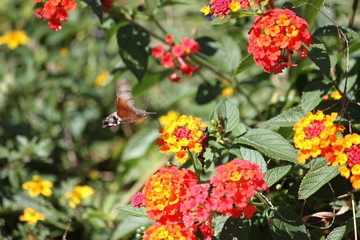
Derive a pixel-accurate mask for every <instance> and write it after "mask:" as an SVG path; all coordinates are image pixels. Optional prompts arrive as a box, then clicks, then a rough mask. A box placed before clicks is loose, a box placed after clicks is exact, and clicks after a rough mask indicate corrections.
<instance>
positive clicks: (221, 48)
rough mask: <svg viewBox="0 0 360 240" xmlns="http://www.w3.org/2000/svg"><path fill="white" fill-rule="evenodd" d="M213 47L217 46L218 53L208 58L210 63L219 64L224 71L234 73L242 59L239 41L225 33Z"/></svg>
mask: <svg viewBox="0 0 360 240" xmlns="http://www.w3.org/2000/svg"><path fill="white" fill-rule="evenodd" d="M213 47H214V48H216V53H215V54H214V55H213V56H211V57H209V58H208V61H209V62H208V63H210V64H213V65H214V66H217V68H218V69H221V71H222V72H226V73H228V74H232V73H233V71H234V69H235V68H236V66H237V64H238V63H239V62H240V60H241V50H240V46H239V42H238V41H236V40H235V39H234V38H232V37H231V36H229V35H226V34H223V35H221V36H220V38H219V40H218V41H217V42H216V43H215V44H214V45H213ZM225 59H226V60H225Z"/></svg>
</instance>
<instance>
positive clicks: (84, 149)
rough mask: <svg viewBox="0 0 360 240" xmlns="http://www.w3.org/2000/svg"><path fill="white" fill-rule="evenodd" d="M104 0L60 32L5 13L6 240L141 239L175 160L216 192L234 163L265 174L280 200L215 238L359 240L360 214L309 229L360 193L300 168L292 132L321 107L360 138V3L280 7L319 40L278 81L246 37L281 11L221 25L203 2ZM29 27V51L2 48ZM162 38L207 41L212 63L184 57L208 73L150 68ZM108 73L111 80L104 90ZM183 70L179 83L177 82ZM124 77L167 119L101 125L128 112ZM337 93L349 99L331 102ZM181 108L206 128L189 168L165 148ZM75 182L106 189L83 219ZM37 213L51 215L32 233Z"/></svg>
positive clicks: (272, 198) (85, 208)
mask: <svg viewBox="0 0 360 240" xmlns="http://www.w3.org/2000/svg"><path fill="white" fill-rule="evenodd" d="M102 2H103V1H100V0H84V1H83V2H79V1H78V2H77V9H76V10H75V11H71V12H69V14H70V15H69V17H68V19H67V21H66V22H63V28H62V29H61V30H60V31H53V30H51V29H49V26H48V25H47V20H46V21H44V20H43V21H40V20H39V19H36V16H35V14H34V12H35V9H36V8H37V7H38V6H40V5H41V3H39V4H36V5H34V3H33V1H19V2H16V1H11V0H4V1H3V2H2V4H1V5H0V14H1V16H2V17H1V19H2V21H1V23H0V66H1V67H0V68H1V71H0V184H1V186H2V187H1V188H0V239H4V240H12V239H39V240H42V239H65V238H66V239H87V240H98V239H111V240H135V239H142V237H143V233H144V231H145V230H146V228H148V227H149V226H151V225H152V224H154V222H153V221H152V220H149V219H147V214H146V209H145V208H144V207H141V208H135V207H133V206H131V205H130V204H129V202H130V200H131V198H132V197H133V196H134V195H135V194H136V193H137V192H140V191H142V188H143V186H144V184H145V182H146V181H147V179H148V178H149V177H150V176H152V174H154V172H156V171H157V170H158V169H159V168H161V167H163V166H168V165H173V164H177V165H178V167H179V168H189V169H191V170H193V171H195V172H196V175H197V177H198V178H199V181H200V183H201V184H205V183H209V180H210V179H211V177H212V176H214V174H215V172H214V170H215V168H216V167H218V166H219V165H221V164H226V163H228V162H229V161H231V160H233V159H240V160H250V161H251V162H253V163H256V164H257V165H259V167H260V169H261V171H262V172H263V173H264V175H265V178H264V179H265V181H266V183H267V187H268V190H269V191H266V192H265V191H264V192H263V193H261V194H259V193H258V194H256V195H255V196H254V197H253V198H251V199H250V204H253V205H256V206H257V212H256V213H255V214H254V216H253V217H252V218H250V219H246V218H245V217H241V218H233V217H231V216H223V215H219V214H218V213H215V212H214V216H213V219H212V228H213V229H214V231H215V234H214V236H213V239H214V240H215V239H219V240H223V239H310V238H311V239H327V240H333V239H354V228H358V227H359V224H360V215H359V211H358V208H359V207H355V209H352V208H353V207H350V210H349V211H346V212H344V213H342V214H341V216H340V215H336V216H334V217H333V218H332V219H330V218H327V219H320V220H319V219H317V220H314V221H312V220H313V219H312V218H311V220H309V221H306V223H305V220H304V218H303V217H304V216H305V215H306V216H310V215H311V214H314V213H319V212H320V213H321V212H334V213H335V212H337V211H338V210H339V209H340V208H341V206H342V205H343V204H344V202H345V201H347V200H349V199H353V203H354V205H352V206H355V205H359V198H360V194H359V192H358V191H356V190H354V189H353V186H352V185H351V183H350V181H349V179H345V178H343V177H342V176H340V175H339V170H338V167H339V166H329V165H328V162H327V161H326V160H325V158H324V157H325V156H322V157H318V158H316V159H313V160H311V161H310V162H309V163H307V164H305V165H302V164H298V160H297V158H298V149H295V148H294V140H293V135H294V130H293V128H294V125H295V123H296V122H297V121H299V120H300V119H301V118H303V117H305V116H306V114H307V113H308V112H315V111H317V110H324V111H325V112H326V113H327V114H328V113H330V112H337V113H339V118H338V121H337V122H336V124H340V123H341V124H343V125H344V126H345V128H346V130H345V131H344V133H343V134H339V135H338V137H340V135H345V134H348V133H349V132H352V133H359V132H360V125H359V122H360V121H359V119H360V115H359V113H360V107H359V102H360V94H359V87H360V86H359V85H360V81H359V67H360V60H359V59H360V58H359V56H360V55H359V53H360V51H359V50H360V41H359V33H358V31H357V29H359V26H358V21H355V22H354V27H352V28H350V27H347V26H349V22H350V18H351V16H352V14H353V12H350V11H349V9H351V7H352V4H353V1H340V0H332V1H326V2H324V1H323V0H312V1H304V0H296V1H288V2H286V1H274V4H275V9H276V8H281V7H284V8H289V9H290V10H292V11H295V12H296V13H297V14H298V15H299V16H301V17H303V18H304V19H305V20H306V21H307V22H308V23H309V25H310V30H311V34H312V37H313V42H314V44H312V45H311V46H310V47H308V50H309V54H308V57H306V58H305V59H303V60H301V61H300V62H295V60H294V64H296V65H297V66H296V67H291V68H287V69H285V70H284V71H283V73H281V74H277V75H275V74H268V73H264V72H263V70H262V68H261V66H257V65H256V64H254V63H255V62H254V60H253V55H251V54H248V49H247V43H248V42H249V39H248V38H249V35H248V31H249V29H250V28H251V27H252V25H253V21H254V19H255V17H256V16H258V14H260V13H261V12H266V11H268V9H269V8H268V6H267V4H268V3H269V2H271V1H263V2H262V3H261V4H259V5H258V4H255V5H252V7H253V8H250V9H240V10H239V11H238V12H231V13H230V14H229V15H228V16H226V17H225V18H224V19H223V20H221V19H220V17H219V16H218V17H214V16H212V14H209V15H208V16H202V13H201V12H200V11H199V10H200V8H201V7H202V5H203V4H204V3H205V2H203V3H199V1H185V0H161V1H157V0H147V1H114V4H113V6H112V7H111V8H109V9H107V10H106V9H104V8H103V7H102ZM284 2H285V3H284ZM283 3H284V5H283V6H281V5H280V4H283ZM332 11H333V12H332ZM358 11H359V10H358V9H355V10H354V16H355V20H356V19H358V17H359V14H358ZM325 15H326V16H325ZM329 19H331V21H330V20H329ZM21 29H22V30H24V31H25V32H26V34H27V35H28V37H29V38H30V41H29V42H28V44H26V45H19V46H18V47H17V48H15V49H10V48H9V47H8V46H7V45H6V44H3V41H4V39H3V38H1V36H3V35H4V34H5V33H6V32H7V31H11V30H21ZM340 31H341V32H340ZM165 34H171V35H172V36H174V38H175V41H174V43H173V45H178V44H181V42H180V40H181V39H184V38H193V39H196V40H197V41H198V42H199V44H200V47H201V50H200V52H199V53H197V54H188V55H186V57H184V56H182V61H191V63H192V64H193V66H199V70H197V71H196V72H194V73H193V74H192V76H186V74H182V71H181V69H180V67H182V66H183V65H182V63H181V62H180V61H181V60H179V59H180V57H179V56H177V57H174V58H173V59H172V60H173V61H174V62H175V63H176V64H177V65H176V69H175V68H174V67H169V68H165V67H163V66H161V63H162V59H161V58H157V59H156V58H154V57H153V56H152V54H151V50H152V48H153V47H155V46H156V45H158V44H165V43H164V40H165ZM344 36H345V37H346V39H347V41H348V42H347V43H346V42H345V40H344ZM347 44H348V46H347ZM167 47H168V46H166V47H165V48H167ZM347 47H348V49H347ZM281 54H284V57H290V56H288V52H286V51H285V50H284V52H282V53H281ZM294 54H295V55H298V53H297V52H296V51H294ZM295 58H298V57H295ZM291 62H292V63H293V59H292V60H291ZM104 71H105V72H107V73H109V76H107V77H106V79H100V80H99V79H97V76H100V73H102V72H104ZM175 72H176V73H177V74H178V75H179V76H181V77H182V79H181V81H180V82H178V83H174V82H171V81H170V80H169V78H168V77H169V76H170V75H171V74H173V73H175ZM190 75H191V74H190ZM104 76H105V75H104ZM118 78H126V79H128V80H129V82H130V85H131V86H132V95H133V97H134V99H135V104H136V108H138V109H148V110H147V111H149V112H156V115H150V116H149V117H148V118H146V119H144V120H143V121H141V122H136V123H131V124H121V125H120V127H114V128H111V129H103V128H101V121H102V119H103V118H104V117H106V116H108V115H109V114H110V113H112V112H114V111H115V106H114V99H115V91H114V86H115V82H116V80H117V79H118ZM325 78H326V79H325ZM225 90H229V91H228V92H226V91H225ZM335 90H340V91H341V92H342V94H343V95H344V96H346V97H344V98H342V99H341V100H335V99H331V97H330V96H331V94H332V93H334V91H335ZM324 97H329V100H324ZM170 110H174V111H177V112H178V113H179V114H180V115H182V114H184V115H191V116H193V117H199V118H201V119H202V122H203V123H205V124H207V128H205V129H203V133H204V136H205V139H204V141H203V142H202V144H203V147H204V149H203V150H204V151H203V152H200V153H196V154H192V155H191V157H192V158H193V159H189V160H188V161H187V162H186V163H185V164H184V165H181V164H179V163H178V162H176V161H175V159H174V154H170V153H169V154H165V153H161V152H160V151H159V146H157V145H156V144H155V143H156V141H157V139H158V138H159V130H160V129H161V128H162V127H164V125H163V123H162V122H160V121H159V120H160V117H161V116H164V115H166V114H167V113H168V112H169V111H170ZM308 130H309V129H308ZM308 130H306V131H308ZM309 131H310V130H309ZM327 157H328V156H327ZM34 175H38V176H41V177H42V179H43V180H48V181H51V182H52V183H53V187H52V194H51V196H43V195H38V196H34V197H32V196H30V195H29V193H28V190H25V189H23V188H22V185H23V184H24V183H25V182H27V181H31V179H32V176H34ZM77 185H87V186H90V187H91V188H93V189H94V191H95V193H94V195H91V196H89V197H86V198H84V199H82V200H81V203H79V205H77V206H76V208H71V207H70V206H69V198H67V197H66V193H68V192H71V191H73V187H75V186H77ZM304 199H306V202H305V201H304ZM304 202H305V203H304ZM27 207H31V208H33V209H34V210H36V211H37V212H40V213H42V214H44V215H45V219H44V220H41V221H39V222H38V223H37V224H36V225H30V224H28V223H26V222H23V221H20V219H19V217H20V216H21V215H22V214H23V210H24V209H25V208H27ZM353 210H354V212H356V214H354V215H353V214H352V211H353ZM354 218H355V221H354ZM318 220H319V221H318ZM330 223H331V224H330ZM320 227H321V228H322V229H326V230H325V231H323V230H319V228H320ZM197 234H198V235H197V238H198V239H203V236H201V233H200V232H199V231H198V232H197ZM270 235H271V236H270Z"/></svg>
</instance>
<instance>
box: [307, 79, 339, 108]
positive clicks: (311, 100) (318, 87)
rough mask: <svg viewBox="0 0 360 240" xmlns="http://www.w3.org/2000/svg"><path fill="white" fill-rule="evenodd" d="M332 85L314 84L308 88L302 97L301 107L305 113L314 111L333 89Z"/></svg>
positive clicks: (318, 82) (320, 82) (317, 82)
mask: <svg viewBox="0 0 360 240" xmlns="http://www.w3.org/2000/svg"><path fill="white" fill-rule="evenodd" d="M331 86H332V85H331V83H329V84H326V83H324V82H322V81H316V82H312V83H310V84H309V85H307V86H306V88H305V89H304V92H303V93H302V97H301V107H302V109H303V110H304V112H305V113H307V112H310V111H312V110H313V109H314V108H315V107H316V106H317V105H319V103H320V102H321V101H322V98H323V97H324V96H325V95H326V93H327V92H328V91H329V90H330V88H331Z"/></svg>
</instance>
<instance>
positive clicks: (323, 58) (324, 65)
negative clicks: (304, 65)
mask: <svg viewBox="0 0 360 240" xmlns="http://www.w3.org/2000/svg"><path fill="white" fill-rule="evenodd" d="M308 50H309V54H308V56H309V58H310V59H311V61H313V62H314V63H315V64H316V66H318V67H319V69H320V71H321V72H322V73H324V75H325V76H326V77H327V78H329V79H330V80H332V77H331V73H330V67H331V63H330V57H329V54H328V52H327V50H326V47H325V45H324V44H323V43H313V44H312V45H310V47H309V48H308Z"/></svg>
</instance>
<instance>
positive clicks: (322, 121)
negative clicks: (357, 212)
mask: <svg viewBox="0 0 360 240" xmlns="http://www.w3.org/2000/svg"><path fill="white" fill-rule="evenodd" d="M337 116H338V114H337V113H335V112H333V113H331V114H330V115H325V114H324V113H323V112H322V111H320V110H319V111H317V112H316V113H315V114H312V113H308V114H307V115H306V117H305V118H302V119H300V121H298V122H297V123H296V124H295V126H294V130H295V135H294V143H295V147H296V148H298V149H300V150H299V152H298V155H299V157H298V162H299V163H305V162H306V160H308V159H310V158H311V157H313V158H315V157H318V156H322V157H324V158H325V159H326V160H327V161H328V165H331V166H338V165H342V166H340V168H339V171H340V173H341V175H342V176H343V177H345V178H347V179H348V178H350V182H351V183H352V186H353V188H355V189H360V135H358V134H356V133H353V134H346V135H344V136H343V132H344V130H345V127H344V126H342V125H340V124H339V125H336V124H334V122H335V120H336V118H337Z"/></svg>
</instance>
